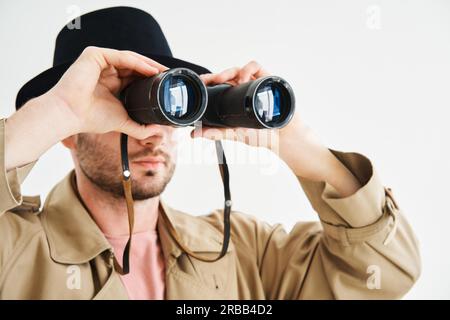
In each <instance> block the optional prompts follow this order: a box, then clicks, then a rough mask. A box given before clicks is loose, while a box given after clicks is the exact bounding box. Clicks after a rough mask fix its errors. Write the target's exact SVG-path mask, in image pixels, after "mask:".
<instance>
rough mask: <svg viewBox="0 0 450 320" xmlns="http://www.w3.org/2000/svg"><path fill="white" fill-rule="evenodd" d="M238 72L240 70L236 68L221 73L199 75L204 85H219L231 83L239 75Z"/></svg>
mask: <svg viewBox="0 0 450 320" xmlns="http://www.w3.org/2000/svg"><path fill="white" fill-rule="evenodd" d="M239 70H240V69H239V68H238V67H234V68H229V69H226V70H224V71H222V72H221V73H208V74H204V75H201V76H200V78H201V79H202V80H203V81H204V82H205V84H206V85H215V84H221V83H225V82H230V81H232V80H233V79H234V78H235V77H236V76H237V75H238V74H239Z"/></svg>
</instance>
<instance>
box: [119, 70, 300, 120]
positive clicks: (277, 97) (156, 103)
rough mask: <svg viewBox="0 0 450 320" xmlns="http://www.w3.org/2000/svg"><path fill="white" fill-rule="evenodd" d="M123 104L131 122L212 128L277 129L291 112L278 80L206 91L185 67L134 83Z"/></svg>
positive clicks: (288, 91)
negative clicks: (200, 122)
mask: <svg viewBox="0 0 450 320" xmlns="http://www.w3.org/2000/svg"><path fill="white" fill-rule="evenodd" d="M121 100H122V103H123V105H124V106H125V109H126V110H127V112H128V114H129V116H130V117H131V118H132V119H133V120H134V121H136V122H138V123H144V124H149V123H156V124H162V125H173V126H189V125H193V124H194V123H195V122H197V121H202V124H203V125H204V126H211V127H246V128H281V127H283V126H285V125H286V124H287V123H288V122H289V121H290V120H291V118H292V116H293V114H294V110H295V97H294V93H293V91H292V88H291V86H290V85H289V84H288V83H287V82H286V81H285V80H283V79H282V78H280V77H277V76H268V77H263V78H260V79H257V80H253V81H249V82H247V83H243V84H240V85H237V86H232V85H230V84H219V85H215V86H208V87H206V86H205V85H204V84H203V82H202V81H201V79H200V78H199V76H198V75H197V74H196V73H195V72H193V71H191V70H189V69H186V68H175V69H170V70H168V71H165V72H163V73H160V74H157V75H155V76H153V77H150V78H145V79H140V80H136V81H134V82H133V83H131V84H130V85H129V86H128V87H127V88H125V89H124V90H123V91H122V92H121Z"/></svg>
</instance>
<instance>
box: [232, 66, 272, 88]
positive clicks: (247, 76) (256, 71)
mask: <svg viewBox="0 0 450 320" xmlns="http://www.w3.org/2000/svg"><path fill="white" fill-rule="evenodd" d="M264 75H268V72H267V71H265V70H264V69H263V68H262V66H261V65H260V64H259V63H258V62H256V61H250V62H249V63H247V64H246V65H245V66H244V67H243V68H242V69H241V71H240V72H239V75H238V77H237V79H236V81H237V83H238V84H241V83H245V82H248V81H250V80H252V77H255V78H259V77H261V76H264Z"/></svg>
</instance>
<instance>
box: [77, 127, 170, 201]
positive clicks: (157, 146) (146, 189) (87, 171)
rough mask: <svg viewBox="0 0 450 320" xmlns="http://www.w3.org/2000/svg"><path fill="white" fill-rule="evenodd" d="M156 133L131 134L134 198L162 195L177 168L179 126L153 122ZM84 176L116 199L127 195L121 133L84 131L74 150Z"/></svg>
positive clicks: (130, 150)
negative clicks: (177, 127) (123, 182)
mask: <svg viewBox="0 0 450 320" xmlns="http://www.w3.org/2000/svg"><path fill="white" fill-rule="evenodd" d="M153 126H154V129H155V132H154V134H153V135H151V136H150V137H148V138H147V139H145V140H136V139H134V138H132V137H128V158H129V164H130V170H131V178H132V180H131V182H132V183H131V185H132V193H133V199H134V200H145V199H149V198H152V197H155V196H158V195H159V194H161V192H163V191H164V188H165V187H166V185H167V183H168V182H169V181H170V179H171V178H172V175H173V173H174V170H175V158H176V142H175V138H174V137H175V132H176V130H177V129H175V128H173V127H170V126H161V125H153ZM74 152H75V156H76V161H77V162H78V165H79V167H80V169H81V171H82V172H83V173H84V175H85V176H86V177H87V178H88V179H89V180H90V181H91V182H92V183H93V184H95V185H96V186H97V187H99V188H100V189H102V190H104V191H106V192H108V193H110V194H111V195H112V196H113V197H115V198H123V197H124V192H123V187H122V167H121V159H120V134H119V133H117V132H109V133H106V134H89V133H82V134H79V135H78V136H77V140H76V148H75V150H74Z"/></svg>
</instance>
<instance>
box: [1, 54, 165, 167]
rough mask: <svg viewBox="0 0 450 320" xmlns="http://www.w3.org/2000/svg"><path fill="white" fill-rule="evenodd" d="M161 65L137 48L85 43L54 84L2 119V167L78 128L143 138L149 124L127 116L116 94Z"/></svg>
mask: <svg viewBox="0 0 450 320" xmlns="http://www.w3.org/2000/svg"><path fill="white" fill-rule="evenodd" d="M165 70H167V67H165V66H163V65H161V64H159V63H157V62H156V61H153V60H152V59H150V58H147V57H145V56H142V55H140V54H138V53H135V52H131V51H119V50H114V49H106V48H98V47H88V48H86V49H85V50H84V51H83V52H82V54H81V55H80V56H79V57H78V59H77V60H76V61H75V62H74V63H73V64H72V65H71V66H70V67H69V69H68V70H67V71H66V72H65V73H64V75H63V76H62V77H61V79H60V80H59V82H58V83H57V84H56V85H55V86H54V87H53V88H51V89H50V90H49V91H48V92H47V93H45V94H43V95H42V96H39V97H36V98H34V99H31V100H30V101H28V102H27V103H25V105H24V106H23V107H21V108H20V110H19V111H18V112H15V113H13V114H12V115H11V116H10V117H9V118H8V119H6V122H5V169H6V170H10V169H12V168H15V167H19V166H22V165H24V164H27V163H30V162H32V161H34V160H37V159H38V158H39V157H40V156H41V155H42V154H43V153H44V152H45V151H46V150H47V149H49V148H50V147H51V146H53V145H54V144H56V143H58V142H59V141H61V140H63V139H65V138H67V137H69V136H71V135H74V134H77V133H81V132H89V133H106V132H109V131H118V132H123V133H126V134H128V135H130V136H132V137H134V138H136V139H145V138H147V137H148V136H149V135H151V134H152V131H153V130H152V129H151V128H150V126H151V125H140V124H138V123H136V122H134V121H133V120H131V118H129V116H128V114H127V112H126V110H125V109H124V107H123V105H122V103H121V102H120V100H119V99H118V98H117V97H116V96H117V95H118V93H119V92H120V91H121V90H122V89H123V88H124V87H125V86H126V85H128V84H129V83H130V82H131V81H133V80H134V79H136V78H138V77H151V76H153V75H155V74H157V73H160V72H163V71H165Z"/></svg>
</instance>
